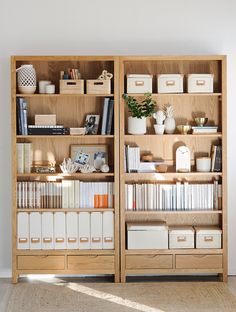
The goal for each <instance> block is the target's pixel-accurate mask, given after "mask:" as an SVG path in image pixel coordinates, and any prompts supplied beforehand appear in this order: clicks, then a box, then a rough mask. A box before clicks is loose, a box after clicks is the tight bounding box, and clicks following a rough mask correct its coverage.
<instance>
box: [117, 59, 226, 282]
mask: <svg viewBox="0 0 236 312" xmlns="http://www.w3.org/2000/svg"><path fill="white" fill-rule="evenodd" d="M209 72H210V73H213V74H214V90H215V93H208V94H205V93H204V94H201V93H194V94H188V93H182V94H158V93H156V83H157V82H156V78H155V76H154V79H153V94H152V95H153V97H154V98H155V100H156V101H157V104H158V106H159V107H160V106H162V105H163V104H166V103H167V102H169V101H170V102H171V104H173V106H174V108H179V107H181V108H182V109H181V110H177V109H176V110H175V112H176V115H175V118H177V119H179V120H181V117H184V118H186V119H187V120H191V119H192V118H191V117H192V115H191V114H192V112H193V111H196V110H197V109H200V108H201V111H205V113H206V115H207V116H210V117H211V119H212V120H214V122H215V123H216V124H219V125H221V129H222V130H221V132H219V133H209V134H187V135H181V134H178V133H176V134H171V135H166V134H164V135H162V136H160V135H159V136H156V135H155V133H154V130H153V121H152V120H151V119H148V120H147V134H145V135H129V134H128V133H127V116H128V111H127V108H126V107H125V103H124V100H123V98H122V94H123V93H125V91H126V90H125V80H126V75H127V74H140V73H143V74H152V75H157V74H160V73H162V74H169V73H176V74H177V73H180V74H189V73H209ZM185 88H186V85H185ZM129 95H132V96H135V97H143V94H129ZM181 115H182V116H181ZM226 116H227V104H226V56H223V55H209V56H124V57H120V159H121V164H120V240H121V249H120V252H121V281H122V282H125V281H126V276H128V275H140V274H144V275H145V274H168V275H170V274H179V273H181V274H185V273H188V274H191V273H192V274H196V273H197V274H201V273H202V274H203V273H204V274H206V273H209V274H211V273H217V274H219V276H220V277H221V278H222V280H223V281H227V163H226V157H227V120H226V118H227V117H226ZM217 139H221V140H222V149H223V156H222V168H223V171H222V172H208V173H202V172H189V173H176V172H172V169H171V171H170V172H167V173H164V174H161V173H125V172H124V163H123V161H122V159H123V157H124V144H125V143H130V144H132V143H133V144H137V145H138V146H140V147H141V151H142V149H143V150H144V151H145V152H146V151H151V152H153V154H154V156H158V157H161V158H163V159H164V160H165V161H167V163H168V164H169V165H170V166H171V167H173V166H174V159H173V151H172V150H173V146H174V143H175V142H176V141H181V142H184V143H185V144H186V145H188V146H190V149H191V151H192V154H193V152H194V153H195V152H197V151H201V152H206V151H208V149H210V146H211V144H212V143H213V142H214V141H215V140H217ZM154 142H156V143H157V144H156V145H155V144H154ZM157 145H158V147H157ZM158 148H159V150H158V151H157V149H158ZM208 152H210V150H209V151H208ZM191 160H192V164H193V161H194V159H193V157H192V159H191ZM213 178H217V179H220V180H221V181H222V207H223V208H222V210H213V211H125V187H124V185H125V183H126V182H131V183H135V182H140V181H142V182H143V181H145V182H151V181H160V182H161V181H163V180H166V181H175V180H176V179H183V180H189V181H211V179H213ZM144 220H145V221H156V220H163V221H167V223H169V224H170V225H172V224H180V225H181V224H189V225H195V224H196V223H197V224H200V225H201V224H202V225H206V224H217V225H220V226H221V227H222V230H223V236H222V246H223V247H222V249H215V250H213V249H191V250H186V249H179V250H171V249H168V250H127V249H126V239H127V238H126V222H132V221H144Z"/></svg>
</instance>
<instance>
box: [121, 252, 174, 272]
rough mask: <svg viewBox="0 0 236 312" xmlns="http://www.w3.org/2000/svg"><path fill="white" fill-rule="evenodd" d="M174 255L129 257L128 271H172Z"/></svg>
mask: <svg viewBox="0 0 236 312" xmlns="http://www.w3.org/2000/svg"><path fill="white" fill-rule="evenodd" d="M172 257H173V256H172V255H128V256H126V269H172V268H173V261H172Z"/></svg>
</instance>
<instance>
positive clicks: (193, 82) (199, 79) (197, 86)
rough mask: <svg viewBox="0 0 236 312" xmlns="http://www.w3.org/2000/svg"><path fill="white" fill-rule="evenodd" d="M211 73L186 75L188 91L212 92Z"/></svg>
mask: <svg viewBox="0 0 236 312" xmlns="http://www.w3.org/2000/svg"><path fill="white" fill-rule="evenodd" d="M213 79H214V75H212V74H190V75H188V93H212V92H213Z"/></svg>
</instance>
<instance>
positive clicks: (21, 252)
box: [16, 249, 115, 256]
mask: <svg viewBox="0 0 236 312" xmlns="http://www.w3.org/2000/svg"><path fill="white" fill-rule="evenodd" d="M114 254H115V251H114V250H113V249H107V250H105V249H83V250H82V249H74V250H69V249H60V250H52V249H44V250H19V249H17V250H16V255H18V256H31V255H36V256H37V255H42V256H43V255H45V256H46V255H63V256H67V255H108V256H113V255H114Z"/></svg>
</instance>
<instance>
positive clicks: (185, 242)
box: [169, 226, 194, 249]
mask: <svg viewBox="0 0 236 312" xmlns="http://www.w3.org/2000/svg"><path fill="white" fill-rule="evenodd" d="M169 248H170V249H176V248H194V228H193V227H192V226H172V227H169Z"/></svg>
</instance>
